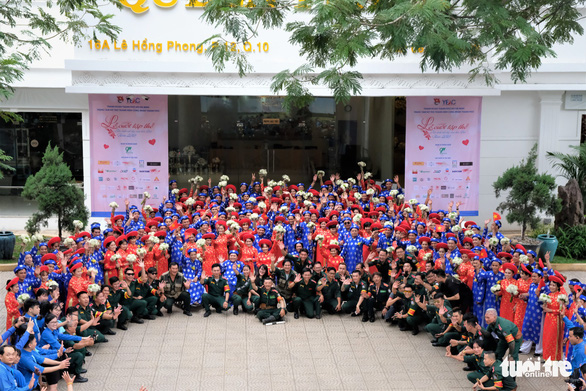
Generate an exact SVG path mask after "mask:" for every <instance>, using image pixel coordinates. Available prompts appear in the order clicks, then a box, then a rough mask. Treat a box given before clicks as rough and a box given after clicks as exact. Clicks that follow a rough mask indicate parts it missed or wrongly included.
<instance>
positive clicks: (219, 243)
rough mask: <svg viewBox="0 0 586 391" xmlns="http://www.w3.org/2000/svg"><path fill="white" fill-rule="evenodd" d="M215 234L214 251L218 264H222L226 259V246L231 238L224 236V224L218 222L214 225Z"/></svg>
mask: <svg viewBox="0 0 586 391" xmlns="http://www.w3.org/2000/svg"><path fill="white" fill-rule="evenodd" d="M216 232H217V233H218V236H217V237H216V239H215V240H214V250H216V255H217V256H218V262H224V261H225V260H226V259H228V245H229V244H230V241H232V240H233V238H232V237H231V236H230V235H227V234H226V222H224V221H218V222H217V223H216Z"/></svg>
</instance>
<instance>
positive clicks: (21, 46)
mask: <svg viewBox="0 0 586 391" xmlns="http://www.w3.org/2000/svg"><path fill="white" fill-rule="evenodd" d="M105 3H110V4H114V5H116V6H117V7H118V8H121V5H120V2H119V0H104V1H98V0H46V1H33V0H18V1H1V2H0V100H3V99H6V98H8V97H9V96H10V95H11V94H12V92H13V89H12V85H13V84H14V82H16V81H18V80H21V79H22V77H23V75H24V71H25V70H26V69H28V66H29V65H30V64H31V62H32V61H34V60H38V59H39V58H41V56H42V55H43V54H44V53H49V52H50V50H51V41H52V40H54V39H61V40H63V41H66V42H73V43H74V44H76V45H79V44H80V43H81V42H83V41H85V40H86V39H88V38H89V37H91V38H92V39H96V34H103V35H106V36H108V37H109V38H111V39H115V38H116V36H117V35H118V33H119V32H120V31H121V29H120V28H119V27H117V26H115V25H113V24H112V23H111V18H112V17H113V15H111V14H104V13H103V12H102V11H101V9H100V8H102V6H103V5H104V4H105ZM0 118H2V119H4V120H5V121H8V120H18V119H19V117H18V116H17V115H15V114H14V113H8V112H3V113H0Z"/></svg>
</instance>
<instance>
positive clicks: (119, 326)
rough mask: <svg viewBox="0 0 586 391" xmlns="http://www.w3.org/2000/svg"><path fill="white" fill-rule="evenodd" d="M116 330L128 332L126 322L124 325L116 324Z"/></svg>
mask: <svg viewBox="0 0 586 391" xmlns="http://www.w3.org/2000/svg"><path fill="white" fill-rule="evenodd" d="M116 327H117V328H119V329H120V330H124V331H126V330H128V327H126V322H125V323H118V326H116Z"/></svg>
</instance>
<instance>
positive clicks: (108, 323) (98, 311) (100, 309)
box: [93, 301, 114, 333]
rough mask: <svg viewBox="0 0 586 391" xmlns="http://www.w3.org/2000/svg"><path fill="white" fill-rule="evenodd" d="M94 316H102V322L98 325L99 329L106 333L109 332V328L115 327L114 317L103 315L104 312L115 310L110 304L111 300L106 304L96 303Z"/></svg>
mask: <svg viewBox="0 0 586 391" xmlns="http://www.w3.org/2000/svg"><path fill="white" fill-rule="evenodd" d="M93 308H94V311H95V313H94V316H95V317H96V318H100V324H99V325H98V326H97V327H96V328H97V329H98V330H100V332H101V333H105V332H107V331H108V330H109V329H111V328H113V327H114V319H104V318H103V317H102V315H103V314H104V312H107V311H111V312H113V310H114V309H113V308H112V306H111V305H110V302H109V301H106V303H105V304H100V305H96V304H94V307H93Z"/></svg>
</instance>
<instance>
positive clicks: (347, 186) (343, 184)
mask: <svg viewBox="0 0 586 391" xmlns="http://www.w3.org/2000/svg"><path fill="white" fill-rule="evenodd" d="M349 187H350V185H349V184H347V183H342V184H341V185H340V189H342V190H344V191H346V190H348V188H349Z"/></svg>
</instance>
